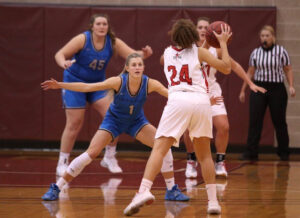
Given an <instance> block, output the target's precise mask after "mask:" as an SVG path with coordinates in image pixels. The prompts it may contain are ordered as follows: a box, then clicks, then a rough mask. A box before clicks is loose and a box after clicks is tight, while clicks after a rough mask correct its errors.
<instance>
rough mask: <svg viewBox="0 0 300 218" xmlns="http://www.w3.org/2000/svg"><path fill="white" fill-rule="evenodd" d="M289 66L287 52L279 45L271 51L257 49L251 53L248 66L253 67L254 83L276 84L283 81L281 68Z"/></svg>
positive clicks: (261, 48)
mask: <svg viewBox="0 0 300 218" xmlns="http://www.w3.org/2000/svg"><path fill="white" fill-rule="evenodd" d="M287 65H290V58H289V55H288V53H287V51H286V50H285V49H284V48H283V47H282V46H280V45H276V44H275V45H274V46H273V48H271V49H264V48H263V47H259V48H256V49H254V51H253V52H252V53H251V56H250V60H249V66H252V67H255V74H254V81H259V82H277V83H282V82H283V81H284V71H283V67H284V66H287Z"/></svg>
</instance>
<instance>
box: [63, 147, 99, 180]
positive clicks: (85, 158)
mask: <svg viewBox="0 0 300 218" xmlns="http://www.w3.org/2000/svg"><path fill="white" fill-rule="evenodd" d="M92 160H93V159H92V158H91V157H90V156H89V154H88V153H87V152H84V153H83V154H81V155H79V156H78V157H76V158H75V159H74V160H73V161H72V162H71V163H70V165H69V167H68V169H67V173H68V174H70V175H71V176H73V177H76V176H78V175H79V174H80V173H81V171H82V170H83V169H84V168H85V167H86V165H88V164H90V163H91V162H92Z"/></svg>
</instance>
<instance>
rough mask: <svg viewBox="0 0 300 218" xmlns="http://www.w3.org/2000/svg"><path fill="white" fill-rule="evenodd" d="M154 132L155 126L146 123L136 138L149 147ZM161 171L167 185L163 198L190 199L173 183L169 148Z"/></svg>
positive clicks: (172, 199) (171, 158)
mask: <svg viewBox="0 0 300 218" xmlns="http://www.w3.org/2000/svg"><path fill="white" fill-rule="evenodd" d="M155 133H156V128H155V127H154V126H152V125H151V124H147V125H145V126H143V128H142V129H141V130H140V131H139V132H138V134H137V135H136V139H137V140H139V141H140V142H142V143H143V144H145V145H147V146H149V147H153V144H154V137H155ZM161 173H162V175H163V177H164V179H165V183H166V186H167V190H166V194H165V200H169V201H188V200H189V199H190V198H189V197H188V196H186V195H184V194H183V193H182V192H181V191H180V189H179V187H178V185H176V184H175V177H174V168H173V155H172V151H171V149H169V151H168V152H167V154H166V156H165V157H164V158H163V163H162V167H161Z"/></svg>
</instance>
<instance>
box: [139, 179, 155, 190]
mask: <svg viewBox="0 0 300 218" xmlns="http://www.w3.org/2000/svg"><path fill="white" fill-rule="evenodd" d="M152 185H153V182H152V181H150V180H148V179H144V178H143V179H142V182H141V185H140V188H139V193H141V192H144V191H150V189H151V187H152Z"/></svg>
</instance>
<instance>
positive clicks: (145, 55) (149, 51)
mask: <svg viewBox="0 0 300 218" xmlns="http://www.w3.org/2000/svg"><path fill="white" fill-rule="evenodd" d="M142 52H143V59H146V58H148V57H150V56H151V55H152V54H153V51H152V48H151V47H150V46H149V45H146V46H145V47H144V48H142Z"/></svg>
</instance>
